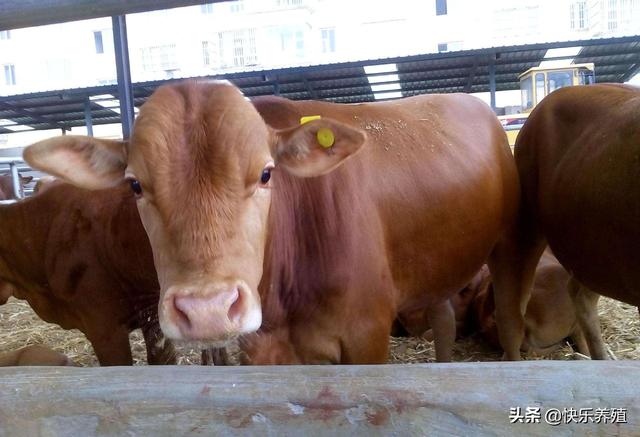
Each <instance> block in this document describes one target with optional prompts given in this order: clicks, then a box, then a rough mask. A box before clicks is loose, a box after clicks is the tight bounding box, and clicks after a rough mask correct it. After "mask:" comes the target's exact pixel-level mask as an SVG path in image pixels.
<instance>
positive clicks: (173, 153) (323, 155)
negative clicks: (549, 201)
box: [25, 83, 519, 363]
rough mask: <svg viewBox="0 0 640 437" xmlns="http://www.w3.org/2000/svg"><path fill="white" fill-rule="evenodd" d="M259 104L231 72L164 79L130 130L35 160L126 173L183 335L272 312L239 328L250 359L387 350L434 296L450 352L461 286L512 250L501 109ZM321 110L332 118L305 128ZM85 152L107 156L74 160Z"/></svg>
mask: <svg viewBox="0 0 640 437" xmlns="http://www.w3.org/2000/svg"><path fill="white" fill-rule="evenodd" d="M254 105H255V106H252V105H250V104H249V103H248V102H246V101H245V99H244V98H243V97H242V95H241V94H240V93H239V92H238V91H237V89H235V88H234V87H231V86H229V85H224V84H197V83H196V84H194V83H186V84H179V85H172V86H167V87H162V88H160V89H158V90H157V91H156V93H155V94H154V96H152V98H151V99H150V100H149V101H148V102H147V103H146V104H145V106H144V107H143V108H142V110H141V116H140V117H139V119H138V120H137V122H136V127H135V129H134V134H133V137H132V140H131V141H130V143H129V144H125V145H120V144H118V143H115V142H106V141H100V142H99V141H97V140H94V139H91V140H86V139H82V138H77V139H74V138H71V137H67V138H65V139H56V140H55V141H53V140H52V141H48V142H43V143H40V144H36V145H34V146H31V147H30V148H29V149H28V151H27V152H26V153H25V157H26V158H27V160H28V161H29V162H30V163H31V164H32V165H33V166H35V167H38V168H41V169H44V170H45V171H48V172H50V173H53V174H55V175H56V176H59V177H63V178H66V179H68V180H70V181H73V182H74V183H76V184H79V185H84V186H88V187H94V188H95V187H100V186H103V185H104V184H111V183H116V182H117V181H121V180H122V177H123V176H125V175H126V178H128V180H129V181H130V183H131V186H132V189H133V190H134V192H136V193H137V194H138V196H139V197H138V199H139V200H138V209H139V211H140V214H141V217H142V219H143V223H144V225H145V228H146V230H147V232H148V234H149V236H150V241H151V246H152V248H153V252H154V259H155V263H156V267H157V269H158V275H159V280H160V284H161V288H162V297H161V301H160V321H161V325H162V327H163V330H164V331H165V333H167V334H168V335H169V336H170V337H171V338H175V339H182V340H204V341H220V340H224V339H226V338H229V337H234V336H237V335H239V334H243V333H250V332H252V331H255V330H256V329H257V327H258V326H259V325H260V323H259V322H260V319H262V327H261V329H260V331H259V332H258V334H257V335H255V334H252V335H247V336H245V337H243V339H242V343H243V348H244V350H245V352H246V354H247V356H248V361H249V362H251V363H296V362H301V363H320V362H329V363H365V362H371V363H373V362H384V361H385V360H386V357H387V348H388V334H389V331H390V328H391V324H392V321H393V320H394V318H395V316H396V314H397V313H398V312H404V311H410V310H412V309H413V308H419V307H427V308H430V311H429V316H430V322H431V325H432V326H433V328H434V331H435V336H436V341H437V342H438V338H440V341H439V343H440V344H437V345H436V350H437V354H438V358H439V359H445V360H446V359H448V358H449V357H450V346H451V343H452V342H453V336H454V335H455V334H454V333H455V325H454V318H453V311H452V310H451V307H450V304H449V298H450V297H451V296H452V295H453V294H454V293H456V292H457V291H458V290H459V289H460V288H462V287H463V286H464V285H465V284H466V283H467V282H468V281H469V280H470V279H471V277H472V276H473V275H474V273H475V272H476V271H477V270H478V269H479V268H480V266H481V265H482V264H483V262H484V261H485V260H486V259H487V257H489V256H491V257H498V258H500V257H502V256H503V255H504V254H506V252H505V251H501V250H499V247H500V246H501V244H502V242H503V241H504V240H505V239H506V234H507V233H508V232H509V231H510V229H511V228H510V227H511V225H512V224H513V220H514V217H515V212H516V210H517V202H518V196H519V194H518V189H517V188H518V185H517V173H516V171H515V166H514V165H513V161H512V157H511V156H510V151H509V148H508V145H507V142H506V137H505V134H504V132H503V130H502V129H501V127H500V124H499V123H498V122H497V119H496V118H495V116H494V114H493V113H492V112H491V110H490V109H489V108H488V107H487V106H486V105H485V104H483V103H482V102H481V101H479V100H477V99H475V98H473V97H469V96H466V95H449V96H421V97H415V98H408V99H403V100H400V101H395V102H384V103H375V104H361V105H337V104H330V103H323V102H291V101H288V100H285V99H279V98H275V97H271V98H264V99H258V100H256V101H255V102H254ZM309 115H320V116H321V117H322V118H321V119H319V120H314V121H311V122H309V123H307V124H304V125H302V126H301V125H299V122H300V118H301V117H302V116H309ZM327 131H329V132H330V133H331V137H332V141H330V142H329V143H328V144H325V145H322V143H321V142H320V134H321V132H325V133H326V132H327ZM365 134H366V137H365ZM333 136H335V142H333ZM316 138H318V139H317V140H316ZM319 144H320V145H319ZM363 144H364V145H365V146H364V147H362V145H363ZM361 147H362V149H361V150H360V148H361ZM125 148H126V150H127V153H126V154H125V153H123V152H122V150H124V149H125ZM358 150H360V151H359V152H358V153H355V152H356V151H358ZM78 151H85V152H86V155H85V156H92V158H91V159H92V160H94V163H97V164H96V165H94V166H93V168H92V169H91V168H89V167H84V166H83V167H82V170H81V171H78V172H74V171H72V170H69V169H67V168H65V167H64V165H62V163H63V162H64V161H65V160H66V159H69V158H70V157H71V156H73V157H74V158H73V159H79V161H78V162H84V161H82V158H80V156H81V155H79V154H77V152H78ZM81 153H84V152H81ZM169 157H171V159H169ZM347 158H348V159H347ZM87 162H88V161H87ZM274 166H275V168H274V169H273V171H272V172H271V168H272V167H274ZM125 167H126V169H125ZM261 172H262V176H261ZM270 176H271V178H272V179H271V180H270V179H269V177H270ZM439 334H440V335H439Z"/></svg>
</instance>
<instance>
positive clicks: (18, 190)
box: [9, 162, 23, 199]
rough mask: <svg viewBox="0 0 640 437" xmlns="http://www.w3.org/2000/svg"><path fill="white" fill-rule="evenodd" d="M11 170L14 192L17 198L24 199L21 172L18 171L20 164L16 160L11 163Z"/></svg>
mask: <svg viewBox="0 0 640 437" xmlns="http://www.w3.org/2000/svg"><path fill="white" fill-rule="evenodd" d="M9 169H10V170H11V182H13V194H14V196H15V197H16V199H22V197H23V195H22V184H21V183H20V173H18V165H17V164H16V163H15V162H11V163H9Z"/></svg>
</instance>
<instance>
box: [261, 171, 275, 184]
mask: <svg viewBox="0 0 640 437" xmlns="http://www.w3.org/2000/svg"><path fill="white" fill-rule="evenodd" d="M271 170H273V168H272V167H266V168H265V169H264V170H262V175H260V183H261V184H262V185H267V184H268V183H269V181H270V180H271Z"/></svg>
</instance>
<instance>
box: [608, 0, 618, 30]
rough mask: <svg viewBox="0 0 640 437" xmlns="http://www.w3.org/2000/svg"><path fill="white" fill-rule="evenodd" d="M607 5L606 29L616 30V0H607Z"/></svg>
mask: <svg viewBox="0 0 640 437" xmlns="http://www.w3.org/2000/svg"><path fill="white" fill-rule="evenodd" d="M608 3H609V8H608V9H609V10H608V11H607V29H608V30H616V29H617V28H618V0H609V2H608Z"/></svg>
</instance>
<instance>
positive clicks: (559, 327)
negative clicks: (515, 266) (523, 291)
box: [468, 251, 607, 359]
mask: <svg viewBox="0 0 640 437" xmlns="http://www.w3.org/2000/svg"><path fill="white" fill-rule="evenodd" d="M479 275H481V276H483V277H484V278H488V280H487V281H485V284H486V285H485V287H483V288H481V289H479V290H477V291H478V292H477V293H476V294H475V296H474V298H473V300H472V302H471V307H470V308H469V316H470V318H469V319H468V322H469V325H470V326H469V329H468V330H469V331H474V332H479V333H480V334H481V335H482V337H483V338H484V339H485V340H487V341H488V342H489V343H490V344H491V345H492V346H494V347H496V348H499V347H500V342H499V339H498V329H497V327H496V319H495V314H494V311H495V304H494V290H493V286H492V284H491V275H490V273H489V270H488V269H487V268H486V267H483V269H482V270H481V271H480V272H479ZM599 297H600V296H599V295H598V294H596V293H592V292H590V291H589V290H587V289H586V288H584V287H579V286H578V287H577V288H576V284H575V283H574V282H573V281H572V280H571V277H570V275H569V273H567V271H566V270H565V269H564V268H563V267H562V265H560V263H559V262H558V260H557V259H556V258H555V257H554V256H553V255H552V254H551V253H550V252H549V251H545V253H544V254H543V255H542V258H541V259H540V262H539V264H538V267H537V269H536V274H535V279H534V283H533V289H532V291H531V297H530V299H529V303H528V304H527V311H526V314H525V317H524V324H525V335H524V340H523V342H522V346H521V348H520V349H521V351H522V352H534V353H548V352H551V351H553V350H554V349H556V348H557V347H560V346H561V345H562V343H563V341H564V340H565V339H566V338H569V339H571V340H572V342H573V344H574V345H575V346H576V348H577V350H578V352H580V353H581V354H583V355H588V356H589V355H590V356H591V357H592V358H594V359H606V358H607V355H606V352H605V346H604V342H603V341H602V337H601V336H598V337H597V338H595V339H593V340H590V341H589V342H587V341H586V339H585V336H584V334H583V331H582V329H581V328H580V324H579V323H578V320H579V319H580V317H579V314H580V315H581V316H582V317H584V319H585V320H589V321H590V323H592V324H594V325H595V326H591V327H590V329H591V330H592V331H594V332H595V331H597V332H600V322H599V318H598V299H599Z"/></svg>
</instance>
